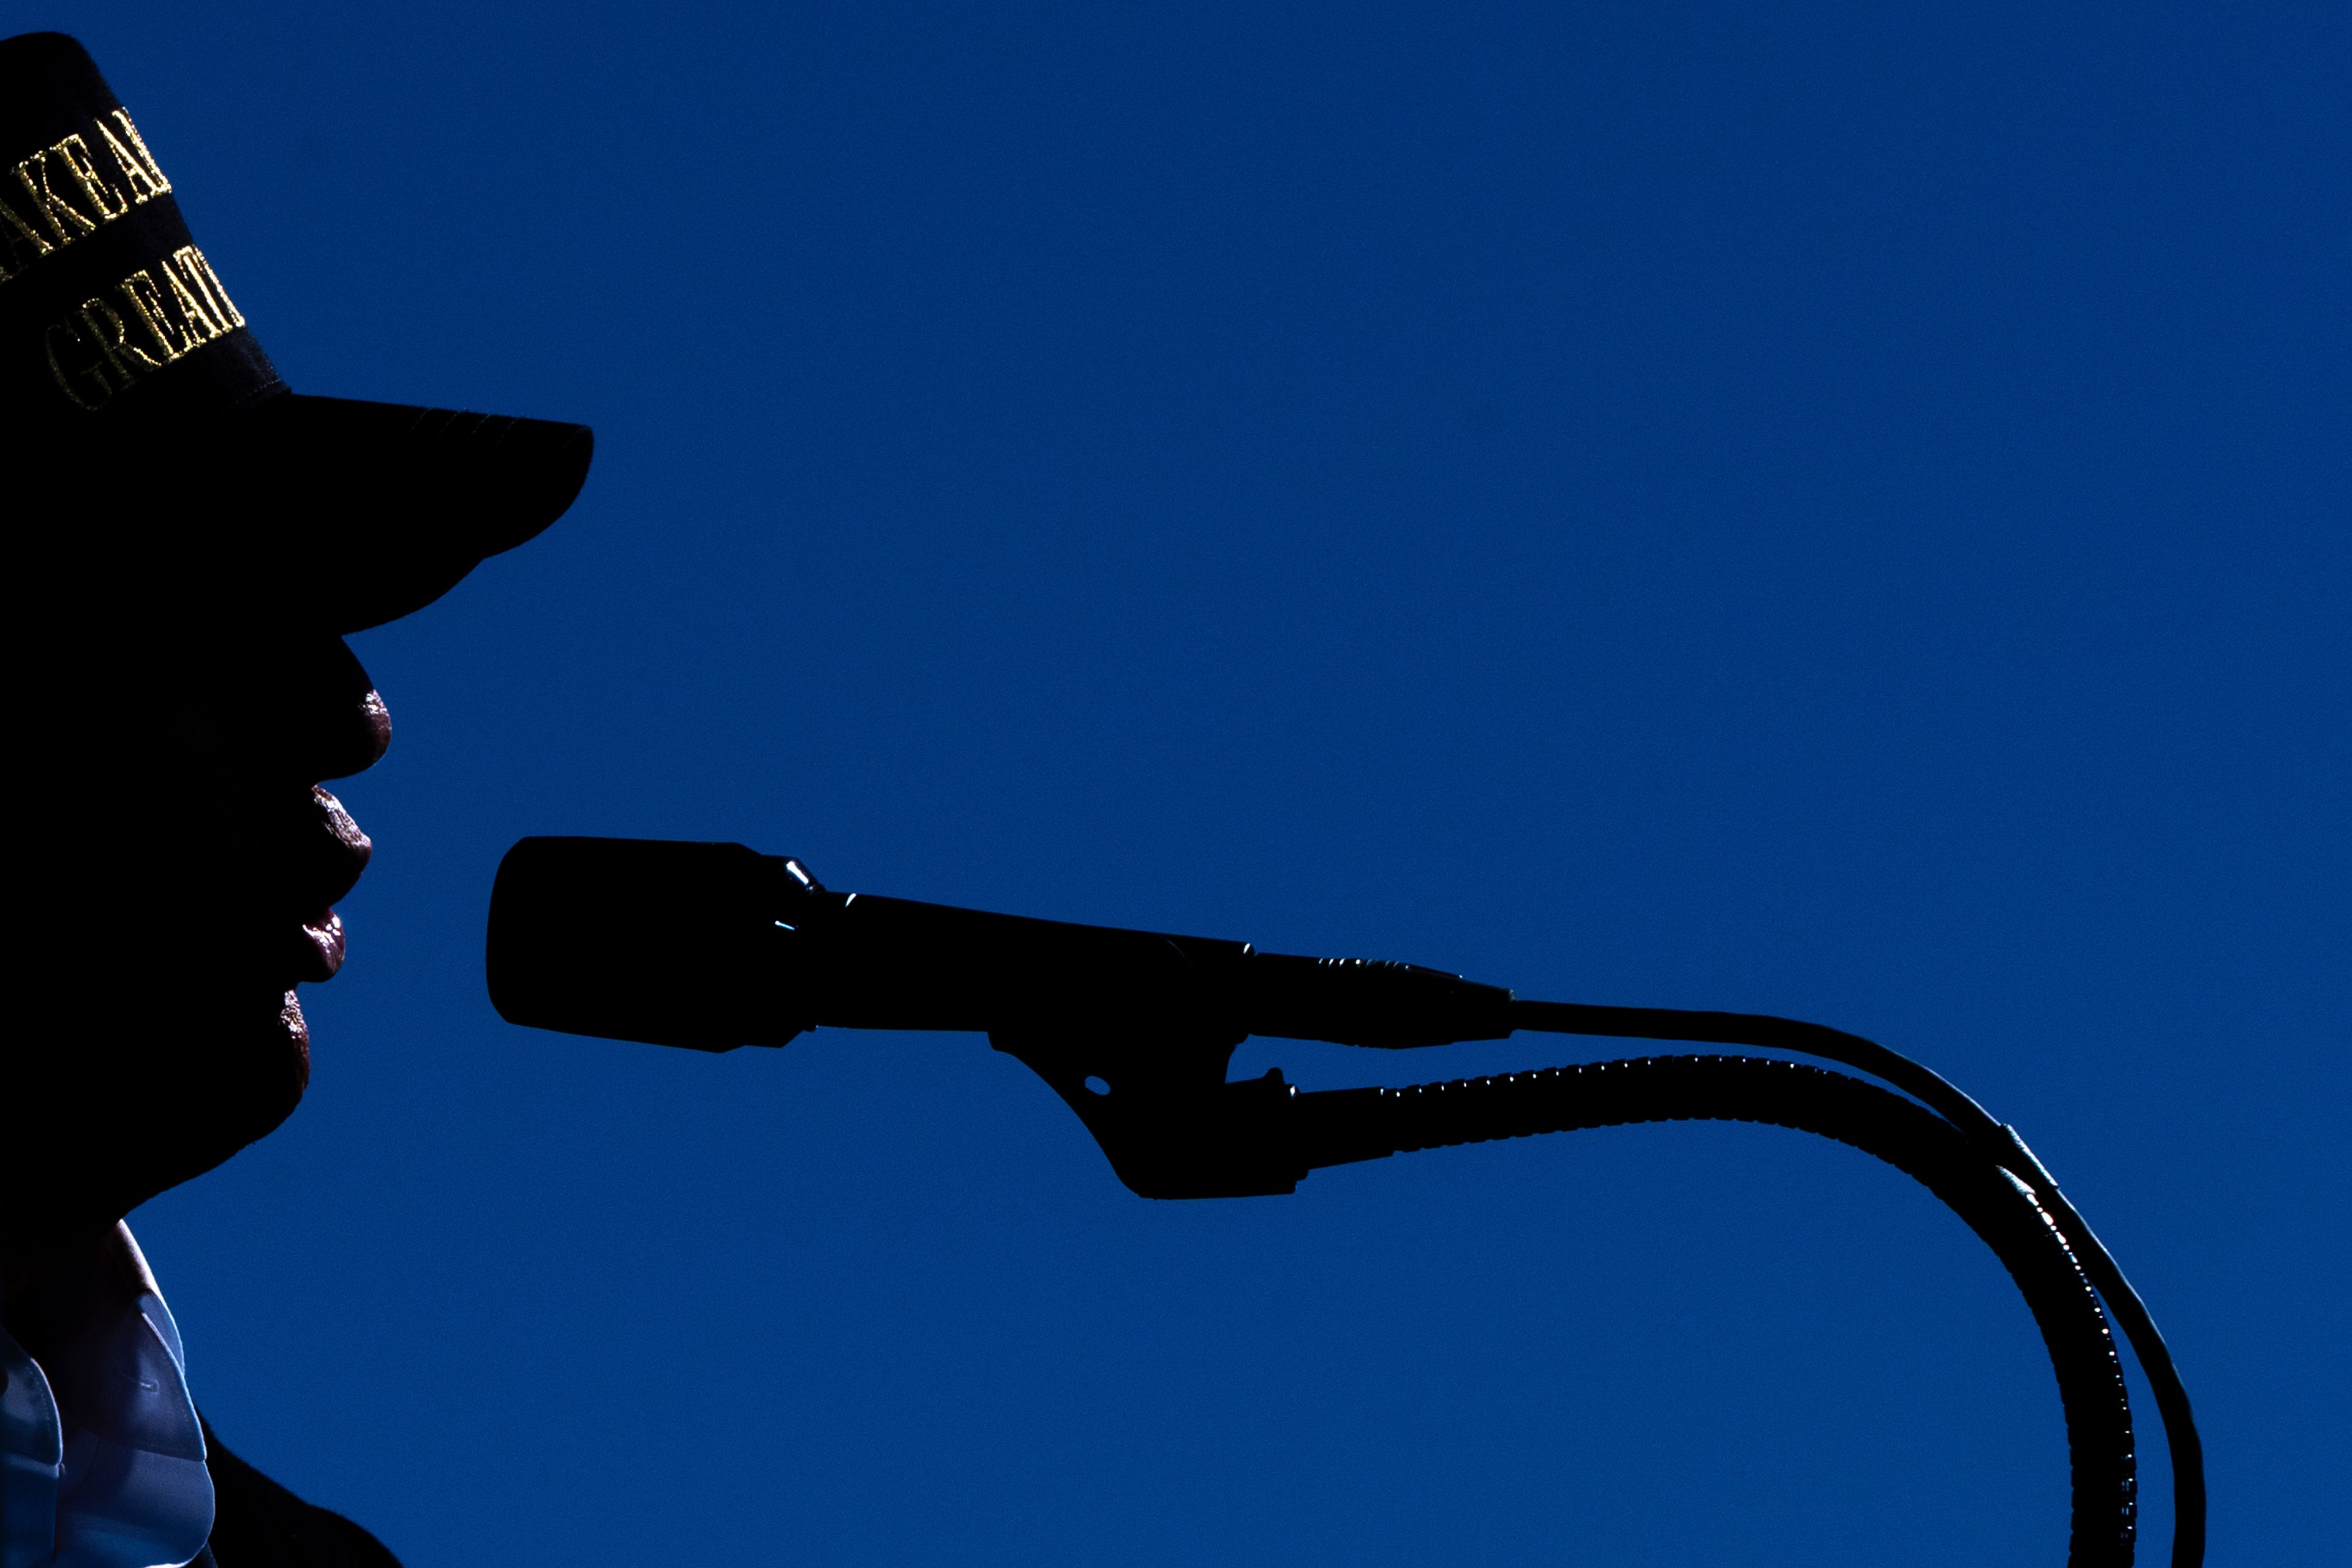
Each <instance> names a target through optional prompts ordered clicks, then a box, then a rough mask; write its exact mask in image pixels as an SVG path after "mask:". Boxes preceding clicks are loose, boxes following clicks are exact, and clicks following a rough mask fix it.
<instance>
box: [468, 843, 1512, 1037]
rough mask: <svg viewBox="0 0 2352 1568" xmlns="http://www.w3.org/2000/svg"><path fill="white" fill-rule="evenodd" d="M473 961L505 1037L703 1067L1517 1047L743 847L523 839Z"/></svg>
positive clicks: (1388, 976)
mask: <svg viewBox="0 0 2352 1568" xmlns="http://www.w3.org/2000/svg"><path fill="white" fill-rule="evenodd" d="M486 956H487V960H488V975H489V987H490V1001H491V1004H492V1005H494V1006H496V1007H497V1008H498V1010H499V1015H500V1016H502V1017H504V1018H506V1019H507V1020H508V1022H509V1023H515V1024H526V1025H530V1026H534V1027H538V1028H542V1029H557V1030H562V1031H563V1032H565V1033H568V1034H575V1035H595V1036H602V1037H605V1038H608V1039H621V1040H641V1041H646V1042H648V1043H650V1044H654V1045H664V1046H683V1047H690V1048H692V1049H695V1050H705V1051H726V1050H732V1049H734V1048H735V1047H739V1046H745V1045H761V1046H781V1045H782V1044H784V1043H785V1042H786V1041H787V1040H790V1039H792V1038H793V1037H794V1036H796V1035H798V1034H800V1033H801V1032H802V1031H803V1030H805V1029H810V1028H815V1027H824V1028H846V1029H957V1030H971V1031H976V1032H986V1033H990V1034H992V1035H1002V1036H1008V1037H1013V1036H1029V1037H1034V1036H1057V1037H1060V1036H1069V1035H1072V1034H1075V1033H1082V1032H1086V1031H1088V1030H1099V1029H1104V1028H1113V1027H1115V1028H1118V1029H1122V1030H1130V1031H1131V1030H1135V1029H1138V1028H1142V1029H1147V1030H1150V1031H1152V1032H1167V1033H1171V1034H1172V1033H1176V1032H1181V1033H1183V1034H1185V1035H1187V1036H1190V1037H1195V1038H1199V1037H1213V1036H1220V1035H1222V1036H1223V1037H1226V1039H1227V1043H1228V1046H1230V1045H1231V1044H1237V1043H1238V1042H1239V1041H1240V1040H1241V1039H1243V1038H1244V1037H1246V1036H1250V1035H1269V1036H1276V1037H1284V1038H1289V1039H1302V1040H1328V1041H1331V1042H1334V1043H1336V1044H1339V1045H1349V1046H1371V1047H1382V1048H1389V1049H1402V1048H1406V1047H1418V1046H1435V1045H1449V1044H1453V1043H1454V1042H1456V1041H1462V1040H1498V1039H1502V1038H1504V1037H1507V1036H1508V1035H1509V1034H1510V1033H1511V1032H1512V1027H1513V1025H1512V1019H1511V1007H1512V1002H1513V998H1512V995H1511V993H1510V992H1508V991H1507V990H1505V989H1503V988H1502V987H1500V986H1496V985H1481V984H1475V983H1474V982H1471V981H1467V980H1464V979H1462V978H1461V977H1460V976H1458V975H1454V974H1447V973H1444V972H1442V971H1439V970H1434V969H1424V968H1422V967H1421V966H1419V965H1417V964H1410V963H1384V962H1376V961H1372V960H1367V959H1360V958H1307V957H1297V956H1292V955H1289V954H1285V953H1270V952H1258V951H1256V950H1255V948H1253V947H1251V946H1250V944H1249V943H1247V942H1227V941H1221V940H1218V939H1214V938H1209V937H1193V936H1171V935H1168V934H1165V933H1163V932H1159V931H1127V930H1123V929H1120V928H1118V927H1114V926H1091V925H1074V924H1069V923H1066V922H1064V921H1044V920H1032V919H1029V918H1027V917H1025V916H1020V915H1004V914H992V913H988V912H986V911H984V910H966V909H957V908H954V907H952V906H950V905H946V904H927V903H918V902H915V901H913V900H907V899H891V898H878V897H876V896H874V895H872V894H867V893H836V892H834V891H831V890H829V889H826V888H825V887H824V885H823V884H822V883H820V882H819V881H817V879H815V878H814V877H813V876H811V875H810V874H809V871H808V868H806V867H804V866H803V865H802V864H801V863H800V862H799V861H798V860H795V859H793V858H790V857H788V856H780V855H762V854H760V853H759V852H758V851H756V850H753V849H751V848H748V847H745V846H743V845H740V844H713V843H693V842H677V841H670V840H662V839H645V838H556V837H541V838H526V839H523V840H522V841H521V842H520V843H518V844H517V845H516V846H515V847H513V848H512V849H509V851H507V855H506V858H505V859H504V860H503V861H501V862H500V863H499V873H498V880H497V883H496V884H495V886H494V887H493V888H492V889H491V893H490V921H489V940H488V952H487V955H486Z"/></svg>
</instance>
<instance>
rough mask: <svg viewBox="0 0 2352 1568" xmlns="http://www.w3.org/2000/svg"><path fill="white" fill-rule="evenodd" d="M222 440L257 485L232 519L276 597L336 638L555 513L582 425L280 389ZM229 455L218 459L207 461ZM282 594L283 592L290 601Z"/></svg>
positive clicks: (457, 574)
mask: <svg viewBox="0 0 2352 1568" xmlns="http://www.w3.org/2000/svg"><path fill="white" fill-rule="evenodd" d="M226 426H227V428H226V429H223V430H220V431H219V432H218V435H219V436H220V437H226V442H227V443H228V444H230V445H232V446H234V447H235V448H236V452H235V455H234V456H235V461H236V471H237V472H240V473H242V474H245V475H249V476H251V477H252V480H253V483H252V485H251V487H250V488H249V489H245V488H244V487H240V489H243V490H244V493H243V496H242V497H241V503H240V506H239V509H238V510H245V509H246V508H247V507H249V508H250V509H251V510H249V511H248V512H247V516H246V517H245V518H243V519H241V520H233V521H232V520H224V521H230V522H231V526H233V527H236V529H237V531H238V532H239V533H240V534H241V535H242V536H243V539H244V542H245V543H246V544H247V550H246V551H241V552H240V553H241V554H243V555H244V556H245V559H246V560H247V563H250V564H251V565H252V567H253V568H254V569H256V570H257V571H258V572H259V573H261V574H263V575H264V576H265V577H266V579H267V581H268V584H269V586H270V589H271V591H272V593H273V595H278V596H279V603H280V604H281V605H289V607H290V608H295V609H297V610H298V611H299V613H301V614H302V615H304V616H306V618H309V617H315V618H316V619H317V620H318V621H320V622H321V623H323V624H324V626H326V627H327V629H330V630H332V631H336V632H356V631H364V630H366V629H367V628H368V627H370V626H382V625H383V623H384V622H386V621H390V620H396V619H398V618H399V617H400V616H405V615H408V614H410V613H411V612H413V611H415V610H419V609H422V608H424V607H425V605H429V604H431V603H432V602H433V601H434V600H436V599H437V598H439V597H440V596H441V595H444V594H446V593H447V592H448V591H449V590H450V589H451V588H453V587H455V586H457V583H458V581H459V580H460V579H462V578H463V577H464V576H465V575H466V574H467V573H468V572H471V571H472V570H473V569H474V568H475V567H476V566H477V565H478V564H480V563H481V562H482V561H483V560H485V559H486V558H488V557H489V556H492V555H496V554H498V553H499V552H501V551H507V550H512V549H513V548H514V547H515V546H516V545H518V544H520V543H522V542H524V541H526V540H529V539H530V538H532V537H534V536H535V535H537V534H538V533H539V532H541V531H542V530H544V529H545V528H546V527H547V526H548V525H549V524H550V523H551V522H553V521H555V520H556V519H557V518H559V517H561V516H562V515H563V512H564V510H565V509H567V508H568V507H570V506H571V504H572V500H573V498H575V497H577V496H578V495H579V493H580V487H581V486H582V485H583V483H585V482H586V480H587V478H588V464H589V460H590V458H592V457H593V454H594V450H595V442H594V437H593V434H592V433H591V432H590V430H589V428H588V427H587V426H584V425H565V424H560V423H557V422H554V421H551V420H545V419H519V418H514V417H511V416H505V415H495V414H469V413H461V412H459V411H457V410H454V409H447V408H418V407H412V406H409V405H403V404H395V403H365V402H360V401H357V400H354V399H351V398H342V397H315V396H310V395H303V394H298V393H286V394H282V395H278V396H275V397H270V398H268V399H266V400H265V401H263V402H262V403H260V404H259V405H255V406H253V407H250V408H247V410H245V411H244V412H243V413H241V414H240V415H238V416H236V417H234V418H233V419H231V420H229V421H227V422H226ZM226 455H227V454H224V453H219V452H217V451H216V452H215V454H214V456H215V458H218V457H221V456H226ZM289 596H290V598H289Z"/></svg>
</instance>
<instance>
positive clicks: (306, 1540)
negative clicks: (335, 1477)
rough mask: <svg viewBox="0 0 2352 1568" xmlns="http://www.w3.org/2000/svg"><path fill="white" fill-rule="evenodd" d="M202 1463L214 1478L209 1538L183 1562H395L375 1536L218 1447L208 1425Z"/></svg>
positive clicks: (292, 1567)
mask: <svg viewBox="0 0 2352 1568" xmlns="http://www.w3.org/2000/svg"><path fill="white" fill-rule="evenodd" d="M205 1468H206V1469H208V1470H210V1471H211V1472H212V1478H213V1534H212V1541H211V1542H210V1543H209V1544H208V1545H207V1546H206V1547H205V1553H204V1555H203V1556H201V1557H198V1558H197V1559H196V1561H195V1563H192V1564H191V1565H190V1568H400V1562H399V1559H397V1558H395V1557H394V1556H393V1554H392V1553H391V1552H389V1551H387V1550H386V1549H385V1548H384V1545H383V1542H380V1541H378V1540H377V1539H376V1538H375V1537H374V1536H373V1535H370V1534H369V1533H368V1532H367V1531H364V1530H362V1529H361V1528H360V1527H359V1526H358V1525H356V1524H353V1523H352V1521H350V1520H348V1519H345V1518H344V1517H343V1516H342V1515H341V1514H340V1513H332V1512H330V1511H329V1510H326V1509H323V1508H317V1507H314V1506H312V1505H311V1504H310V1503H307V1502H304V1501H303V1500H301V1499H300V1498H298V1497H296V1496H295V1495H294V1494H293V1493H292V1492H289V1491H288V1490H287V1489H285V1488H284V1487H281V1486H279V1485H278V1483H277V1482H276V1481H273V1480H271V1479H269V1478H268V1476H265V1475H263V1474H262V1473H261V1472H260V1471H259V1470H257V1469H255V1468H253V1467H252V1466H251V1465H248V1464H247V1463H246V1462H245V1461H244V1460H243V1459H240V1458H237V1457H236V1455H235V1454H232V1453H230V1452H229V1451H228V1450H227V1449H226V1448H225V1447H222V1446H221V1441H220V1439H219V1438H218V1437H217V1436H214V1434H213V1429H212V1427H211V1426H210V1425H209V1424H207V1425H206V1426H205Z"/></svg>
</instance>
